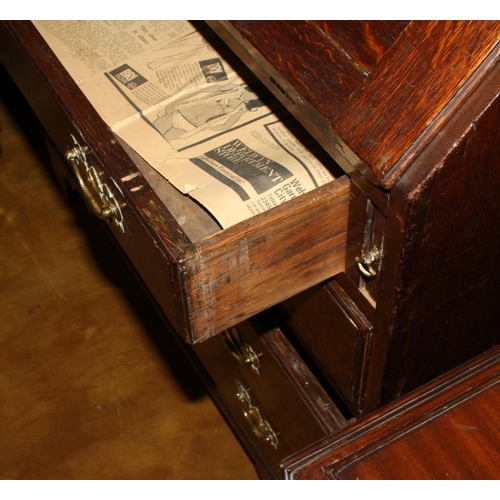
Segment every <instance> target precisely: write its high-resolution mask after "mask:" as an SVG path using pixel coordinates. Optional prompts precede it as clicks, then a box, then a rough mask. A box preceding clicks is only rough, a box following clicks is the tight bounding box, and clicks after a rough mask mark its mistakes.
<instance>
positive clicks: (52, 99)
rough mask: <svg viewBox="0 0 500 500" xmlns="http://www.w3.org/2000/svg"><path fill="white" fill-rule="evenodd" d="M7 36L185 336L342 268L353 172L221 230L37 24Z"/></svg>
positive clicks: (113, 226)
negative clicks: (150, 158)
mask: <svg viewBox="0 0 500 500" xmlns="http://www.w3.org/2000/svg"><path fill="white" fill-rule="evenodd" d="M0 46H1V47H2V49H1V58H2V63H3V64H4V65H5V67H6V68H7V70H8V71H9V73H10V74H11V75H12V77H13V78H14V80H15V81H16V83H17V85H18V86H19V88H20V89H21V91H22V92H23V94H24V95H25V97H26V99H27V101H28V102H29V104H30V105H31V106H32V108H33V109H34V111H35V113H36V114H37V116H38V118H39V119H40V121H41V123H42V125H43V126H44V128H45V130H46V131H47V133H48V135H49V136H50V138H51V139H52V141H53V143H54V145H55V147H56V149H57V150H58V151H59V152H60V153H61V155H63V156H64V157H66V159H67V161H68V165H69V166H70V167H71V168H72V170H73V172H72V173H71V175H72V176H76V178H77V179H78V184H80V188H83V191H84V194H85V192H87V195H88V194H90V196H91V197H92V187H95V186H92V179H90V181H91V182H90V184H91V185H90V186H88V185H86V184H88V180H89V176H90V177H92V176H94V177H95V179H97V180H95V179H94V180H95V182H94V184H96V183H97V184H98V186H99V187H100V189H104V190H105V195H106V196H105V197H104V198H105V200H107V201H106V203H107V204H106V203H105V206H102V204H101V205H99V203H101V202H102V197H101V198H100V199H99V197H98V199H97V200H96V199H94V200H91V201H90V204H91V205H92V208H93V209H94V211H96V213H97V215H98V216H99V217H101V218H103V219H105V220H106V221H107V223H108V226H109V228H110V230H111V231H112V233H113V235H114V237H115V238H116V240H117V242H118V243H119V245H120V246H121V247H122V248H123V250H124V251H125V253H126V254H127V255H128V257H129V258H130V260H131V261H132V263H133V265H134V266H135V268H136V269H137V270H138V271H139V273H140V274H141V276H142V277H143V279H144V281H145V283H146V285H147V286H148V287H149V289H150V290H151V292H152V293H153V295H154V296H155V298H156V299H157V301H158V302H159V304H160V305H161V306H162V308H163V310H164V311H165V313H166V314H167V316H168V318H169V319H170V321H171V322H172V324H173V325H174V327H175V328H176V330H177V331H178V332H179V333H180V334H181V335H182V337H183V338H184V339H185V340H186V341H187V342H190V343H195V342H199V341H203V340H205V339H207V338H209V337H211V336H213V335H216V334H217V333H219V332H221V331H222V330H224V329H227V328H229V327H232V326H234V325H235V324H236V323H239V322H241V321H243V320H244V319H246V318H248V317H250V316H252V315H254V314H256V313H258V312H260V311H262V310H264V309H266V308H268V307H270V306H271V305H274V304H276V303H278V302H280V301H282V300H284V299H286V298H288V297H290V296H292V295H294V294H296V293H298V292H300V291H302V290H304V289H306V288H308V287H311V286H313V285H315V284H317V283H319V282H321V281H323V280H325V279H327V278H330V277H332V276H334V275H336V274H338V273H339V272H342V271H344V269H345V267H346V262H345V260H346V245H347V239H348V238H347V232H348V231H347V229H348V212H349V198H350V181H349V180H348V179H347V178H346V177H345V176H341V177H339V178H337V179H336V180H334V181H332V182H330V183H329V184H326V185H324V186H322V187H320V188H318V189H316V190H315V191H312V192H310V193H307V194H304V195H302V196H300V197H298V198H296V199H294V200H292V201H289V202H287V203H285V204H283V205H281V206H278V207H276V208H273V209H271V210H269V211H268V212H265V213H263V214H260V215H257V216H255V217H252V218H251V219H249V220H247V221H244V222H241V223H239V224H236V225H234V226H232V227H230V228H229V229H225V230H221V229H220V227H219V225H218V224H217V223H216V221H215V219H213V218H212V217H211V216H210V215H209V214H208V213H207V212H206V211H205V210H204V209H203V208H201V207H200V206H199V205H198V204H197V203H196V202H194V201H193V200H192V199H190V198H189V197H187V196H184V195H182V194H181V193H179V192H178V191H177V190H176V189H174V188H173V187H172V186H171V185H170V184H169V183H168V182H167V181H166V180H164V179H163V178H162V177H161V176H160V175H159V174H157V173H156V172H155V171H154V170H153V169H151V167H149V166H148V165H147V164H145V162H144V161H143V160H142V159H141V158H140V157H139V156H138V155H136V154H135V153H134V152H133V151H132V150H129V149H128V148H127V146H126V145H124V144H122V143H120V141H119V140H117V138H116V137H115V136H114V135H113V134H112V132H111V131H110V130H109V128H108V127H107V126H106V125H105V123H104V122H103V120H102V119H101V118H100V117H99V115H98V114H97V113H96V111H95V110H94V109H93V108H92V106H91V105H90V104H89V102H88V101H87V99H86V98H85V97H84V95H83V94H82V92H81V91H80V89H79V88H78V87H77V85H76V84H75V82H74V81H73V80H72V79H71V78H70V77H69V75H68V74H67V72H66V70H65V69H64V68H63V66H62V65H61V64H60V62H59V61H58V59H57V58H56V57H55V55H54V54H53V53H52V51H51V50H50V49H49V48H48V46H47V45H46V44H45V42H44V40H43V39H42V38H41V36H40V35H39V33H38V31H37V30H36V29H35V28H34V27H33V25H32V24H31V23H29V22H5V23H3V24H2V25H1V30H0ZM90 171H92V173H91V174H90ZM103 186H104V187H103ZM356 226H357V227H358V226H360V225H359V224H358V225H356ZM361 226H362V225H361Z"/></svg>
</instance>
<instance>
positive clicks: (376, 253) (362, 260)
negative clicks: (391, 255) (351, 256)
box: [356, 247, 381, 278]
mask: <svg viewBox="0 0 500 500" xmlns="http://www.w3.org/2000/svg"><path fill="white" fill-rule="evenodd" d="M380 257H381V253H380V250H379V249H378V248H376V247H373V248H372V249H371V250H370V251H369V252H367V253H364V254H363V255H362V256H361V257H356V262H357V264H358V268H359V270H360V272H361V274H363V276H366V277H367V278H374V277H375V276H377V271H376V270H375V269H373V267H372V264H373V263H374V262H378V261H379V260H380Z"/></svg>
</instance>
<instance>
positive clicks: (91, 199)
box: [66, 135, 125, 233]
mask: <svg viewBox="0 0 500 500" xmlns="http://www.w3.org/2000/svg"><path fill="white" fill-rule="evenodd" d="M71 138H72V139H73V142H74V143H75V145H74V147H72V148H71V149H70V150H68V151H67V152H66V160H68V162H69V164H70V166H71V170H72V171H73V173H74V175H75V177H76V180H77V182H78V186H79V187H80V190H81V193H82V195H83V198H84V200H85V202H86V204H87V205H88V207H89V208H90V210H91V211H92V212H93V213H94V214H95V215H97V217H99V218H100V219H104V220H108V221H109V220H112V221H113V222H114V223H115V225H116V226H117V227H118V228H119V229H120V231H121V232H122V233H124V232H125V225H124V219H123V214H122V208H124V207H125V202H124V201H123V200H120V201H119V200H118V198H117V196H116V195H115V194H114V193H113V191H112V190H111V189H110V187H109V186H108V184H107V183H106V182H105V181H104V180H103V176H104V172H103V171H102V170H101V169H97V168H96V167H94V166H93V165H90V164H89V163H88V161H87V153H88V152H89V149H88V148H87V146H80V144H78V141H77V140H76V139H75V137H74V136H73V135H71ZM80 166H81V167H83V168H81V167H80ZM82 170H83V172H82Z"/></svg>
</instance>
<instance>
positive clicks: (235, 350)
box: [222, 327, 260, 375]
mask: <svg viewBox="0 0 500 500" xmlns="http://www.w3.org/2000/svg"><path fill="white" fill-rule="evenodd" d="M222 336H223V338H224V340H225V342H226V345H227V347H228V348H229V350H230V351H231V354H232V355H233V356H234V357H235V358H236V360H237V361H238V363H240V364H241V365H243V366H249V367H250V368H251V369H252V370H253V371H254V372H255V373H256V374H257V375H259V373H260V362H259V354H256V353H255V351H254V350H253V349H252V346H251V345H250V344H248V343H247V342H245V340H244V339H243V337H242V336H241V334H240V332H239V331H238V329H237V328H234V327H233V328H230V329H229V330H226V331H224V332H223V333H222Z"/></svg>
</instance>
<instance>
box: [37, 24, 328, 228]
mask: <svg viewBox="0 0 500 500" xmlns="http://www.w3.org/2000/svg"><path fill="white" fill-rule="evenodd" d="M34 25H35V26H36V28H37V29H38V31H39V32H40V33H41V35H42V36H43V38H44V39H45V40H46V42H47V43H48V45H49V46H50V47H51V48H52V50H53V51H54V52H55V54H56V56H57V57H58V58H59V59H60V61H61V62H62V64H63V65H64V66H65V68H66V69H67V70H68V72H69V74H70V75H71V76H72V78H73V79H74V80H75V81H76V82H77V84H78V85H79V87H80V88H81V89H82V91H83V92H84V94H85V95H86V97H87V98H88V99H89V101H90V102H91V104H92V105H93V106H94V107H95V109H96V110H97V112H98V113H99V114H100V116H101V117H102V118H103V119H104V121H105V122H106V123H107V124H108V126H109V127H110V128H111V129H112V130H113V132H114V133H115V134H116V135H118V136H119V137H121V138H122V139H123V140H124V141H125V142H126V143H128V144H129V146H130V147H132V148H133V149H134V150H135V151H137V153H138V154H139V155H141V156H142V157H143V158H144V159H145V160H146V161H147V162H148V163H149V164H150V165H151V166H152V167H153V168H154V169H156V170H157V171H158V172H159V173H160V174H162V175H163V176H164V177H165V178H166V179H168V180H169V182H170V183H171V184H173V185H174V186H175V187H176V188H177V189H178V190H180V191H181V192H182V193H185V194H187V195H189V196H191V197H193V198H194V199H196V200H197V201H198V202H199V203H201V204H202V205H203V206H204V207H205V208H206V209H207V210H209V211H210V212H211V213H212V215H213V216H214V217H215V218H216V219H217V220H218V222H219V223H220V225H221V226H222V227H223V228H227V227H229V226H231V225H233V224H236V223H238V222H240V221H242V220H245V219H247V218H249V217H251V216H253V215H256V214H259V213H261V212H263V211H265V210H268V209H270V208H272V207H275V206H277V205H279V204H281V203H283V202H285V201H287V200H290V199H293V198H295V197H297V196H299V195H301V194H303V193H306V192H308V191H310V190H312V189H314V188H315V187H318V186H320V185H322V184H325V183H327V182H329V181H331V180H332V179H333V177H332V175H331V174H330V173H329V171H328V169H327V168H326V167H325V166H324V165H323V164H322V163H320V161H319V160H317V158H316V156H315V155H314V154H313V153H312V152H311V151H310V149H308V147H306V145H305V144H303V143H302V142H301V140H300V139H298V138H297V136H296V135H295V134H294V133H293V132H292V129H293V127H294V121H293V118H291V116H290V115H289V114H288V112H286V110H285V109H284V108H283V107H282V106H281V105H280V104H279V101H277V100H276V99H275V98H273V97H272V95H271V94H270V92H269V91H267V90H266V88H265V87H264V86H263V85H262V84H260V83H259V82H258V81H256V80H253V81H252V77H250V76H249V75H244V72H245V70H244V68H238V67H234V63H233V65H231V64H229V62H228V61H227V60H226V59H224V57H223V56H222V55H221V54H219V53H217V52H216V51H215V50H214V48H213V43H210V39H209V37H210V35H211V32H210V30H208V29H203V28H198V29H197V27H195V26H194V25H193V24H192V23H190V22H188V21H34ZM212 35H213V34H212ZM242 75H244V76H242Z"/></svg>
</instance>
